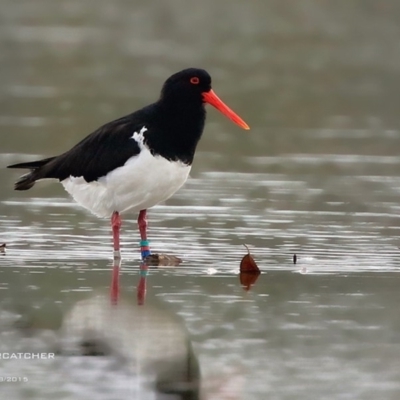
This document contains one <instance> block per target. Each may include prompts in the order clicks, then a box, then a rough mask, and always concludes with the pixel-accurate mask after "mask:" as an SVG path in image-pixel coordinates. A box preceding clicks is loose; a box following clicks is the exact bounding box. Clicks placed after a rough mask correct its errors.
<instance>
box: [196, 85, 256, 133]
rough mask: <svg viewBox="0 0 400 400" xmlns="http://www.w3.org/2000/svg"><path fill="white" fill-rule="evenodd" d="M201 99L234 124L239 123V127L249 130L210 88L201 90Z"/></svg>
mask: <svg viewBox="0 0 400 400" xmlns="http://www.w3.org/2000/svg"><path fill="white" fill-rule="evenodd" d="M202 94H203V101H204V102H205V103H208V104H211V105H212V106H213V107H215V108H216V109H217V110H218V111H219V112H221V113H222V114H224V115H225V116H226V117H228V118H229V119H230V120H231V121H233V122H234V123H235V124H237V125H239V126H240V127H241V128H243V129H246V130H249V129H250V127H249V126H248V125H247V124H246V122H244V121H243V120H242V118H240V117H239V115H237V114H236V113H235V112H233V111H232V110H231V109H230V108H229V107H228V106H227V105H226V104H225V103H224V102H223V101H222V100H221V99H220V98H219V97H218V96H217V95H216V94H215V92H214V91H213V90H212V89H210V91H208V92H203V93H202Z"/></svg>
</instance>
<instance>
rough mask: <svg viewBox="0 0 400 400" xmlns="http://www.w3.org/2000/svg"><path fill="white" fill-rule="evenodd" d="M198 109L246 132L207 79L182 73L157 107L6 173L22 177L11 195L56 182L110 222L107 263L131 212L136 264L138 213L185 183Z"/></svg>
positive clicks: (198, 72)
mask: <svg viewBox="0 0 400 400" xmlns="http://www.w3.org/2000/svg"><path fill="white" fill-rule="evenodd" d="M206 103H208V104H211V105H212V106H214V107H215V108H216V109H218V110H219V111H220V112H221V113H222V114H224V115H226V116H227V117H228V118H230V119H231V120H232V121H233V122H235V123H236V124H237V125H239V126H240V127H242V128H243V129H249V126H248V125H247V124H246V123H245V122H244V121H243V120H242V119H241V118H240V117H239V116H238V115H237V114H235V113H234V112H233V111H232V110H231V109H230V108H229V107H227V106H226V105H225V104H224V103H223V102H222V101H221V100H220V99H219V97H218V96H217V95H216V94H215V92H214V91H213V90H212V89H211V77H210V75H209V74H208V73H207V72H206V71H205V70H203V69H197V68H188V69H185V70H183V71H180V72H178V73H176V74H174V75H172V76H171V77H169V78H168V79H167V80H166V82H165V83H164V86H163V88H162V90H161V96H160V98H159V99H158V101H156V102H155V103H153V104H150V105H148V106H146V107H144V108H142V109H140V110H138V111H135V112H133V113H132V114H129V115H127V116H125V117H122V118H119V119H117V120H115V121H111V122H109V123H107V124H105V125H103V126H101V127H100V128H98V129H97V130H96V131H94V132H93V133H91V134H90V135H89V136H87V137H86V138H84V139H83V140H82V141H81V142H79V143H78V144H77V145H75V146H74V147H73V148H72V149H70V150H68V151H66V152H65V153H63V154H61V155H59V156H56V157H50V158H46V159H43V160H39V161H32V162H26V163H20V164H14V165H10V166H9V167H8V168H25V169H29V170H30V172H29V173H27V174H26V175H23V176H22V177H21V178H20V179H19V180H18V181H17V182H16V184H15V189H16V190H27V189H30V188H31V187H32V186H33V185H34V184H35V182H36V181H39V180H41V179H54V178H55V179H58V180H59V181H60V182H61V184H62V185H63V186H64V188H65V190H66V191H67V192H68V193H70V194H71V196H72V197H73V198H74V199H75V201H76V202H77V203H79V204H80V205H81V206H83V207H85V208H86V209H88V210H90V211H91V212H92V213H93V214H95V215H97V216H99V217H103V218H111V226H112V231H113V242H114V256H119V255H120V253H119V252H120V243H119V242H120V241H119V232H120V227H121V217H120V214H121V213H125V212H127V211H131V212H139V217H138V225H139V231H140V236H141V241H140V246H141V255H142V258H143V259H144V258H145V257H147V256H148V255H150V254H151V253H150V247H149V244H148V241H147V233H146V231H147V219H146V210H147V209H148V208H150V207H153V206H155V205H156V204H158V203H160V202H162V201H164V200H166V199H168V198H169V197H171V196H172V195H173V194H174V193H175V192H176V191H177V190H178V189H179V188H180V187H181V186H182V185H183V184H184V183H185V181H186V179H187V178H188V175H189V171H190V169H191V166H192V163H193V158H194V154H195V151H196V146H197V143H198V141H199V140H200V137H201V135H202V133H203V129H204V123H205V117H206V110H205V104H206Z"/></svg>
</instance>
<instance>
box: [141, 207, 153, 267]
mask: <svg viewBox="0 0 400 400" xmlns="http://www.w3.org/2000/svg"><path fill="white" fill-rule="evenodd" d="M138 225H139V232H140V239H141V240H140V252H141V254H142V259H143V260H144V259H145V258H146V257H147V256H149V255H150V254H151V251H150V247H149V242H148V240H147V218H146V210H141V211H140V212H139V217H138Z"/></svg>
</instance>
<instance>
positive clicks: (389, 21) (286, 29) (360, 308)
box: [0, 0, 400, 400]
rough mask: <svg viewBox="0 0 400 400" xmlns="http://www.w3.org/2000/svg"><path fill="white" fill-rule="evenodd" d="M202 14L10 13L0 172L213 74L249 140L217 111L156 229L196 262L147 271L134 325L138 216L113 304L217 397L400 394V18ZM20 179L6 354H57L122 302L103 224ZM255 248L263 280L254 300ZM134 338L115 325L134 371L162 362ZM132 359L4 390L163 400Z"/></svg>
mask: <svg viewBox="0 0 400 400" xmlns="http://www.w3.org/2000/svg"><path fill="white" fill-rule="evenodd" d="M191 7H192V8H191ZM191 7H189V6H188V3H187V2H183V1H181V0H176V1H173V2H168V3H165V2H152V3H151V4H150V3H148V2H142V1H136V2H128V1H123V0H119V1H116V2H113V3H112V4H111V3H109V2H105V1H98V2H96V6H95V7H94V5H93V2H91V1H89V0H85V1H79V2H78V1H68V2H64V1H61V2H58V5H57V7H55V6H54V5H53V3H52V2H50V1H48V0H42V1H41V2H39V3H37V4H36V5H35V7H33V5H32V3H31V2H28V1H22V2H18V5H16V4H14V3H13V2H11V1H9V2H8V1H6V2H4V4H3V11H4V12H3V13H2V17H1V18H2V22H3V23H2V26H1V28H0V39H1V40H0V50H1V51H0V62H1V64H2V74H1V76H0V79H1V81H0V82H1V85H0V103H1V109H0V110H1V111H0V138H1V145H0V166H1V167H5V166H6V165H8V164H10V163H13V162H18V161H22V160H28V159H29V160H30V159H35V158H36V157H46V156H50V155H54V154H58V153H60V152H62V151H64V150H65V149H67V148H69V147H70V146H72V145H73V144H74V143H76V142H77V141H78V140H79V139H80V138H81V137H83V136H84V135H85V134H88V133H89V132H90V131H91V130H93V129H95V128H96V127H97V126H99V125H100V124H102V123H104V122H106V121H107V120H110V119H113V118H116V117H119V116H121V115H123V114H126V113H128V112H130V111H131V110H132V109H135V108H138V107H140V106H141V105H144V104H146V103H148V102H149V101H152V100H153V99H154V98H155V97H156V96H157V94H158V91H159V88H160V85H161V84H162V82H163V80H164V79H165V77H166V76H168V75H169V74H170V73H172V72H175V71H176V70H178V69H180V68H184V67H187V66H201V67H205V68H207V69H208V70H209V71H210V73H211V75H212V76H213V80H214V85H213V86H214V89H215V91H216V92H217V93H218V94H219V95H220V97H221V98H223V99H224V100H225V101H226V102H227V103H228V104H229V105H230V106H231V107H232V108H233V109H235V110H236V111H237V112H238V113H239V114H240V115H241V116H242V117H243V118H244V119H245V120H246V122H248V123H249V125H250V126H251V128H252V129H251V131H250V132H249V133H247V132H242V131H240V130H239V129H238V128H237V127H236V126H234V125H232V124H231V122H230V121H228V120H226V119H225V118H224V117H223V116H221V115H219V114H218V113H217V112H215V110H211V109H210V110H209V113H208V122H207V126H206V131H205V134H204V137H203V139H202V141H201V143H200V145H199V149H198V153H197V155H196V160H195V163H194V166H193V169H192V173H191V178H190V180H189V181H188V182H187V184H186V185H185V186H184V188H183V189H181V190H180V191H179V192H178V193H177V194H176V195H175V196H174V197H173V198H171V199H170V200H168V201H167V202H166V203H165V204H162V205H159V206H157V207H155V208H154V209H152V210H151V211H150V212H149V222H150V226H149V237H150V240H151V245H152V248H153V250H154V251H156V252H160V253H167V254H172V255H175V256H178V257H181V258H183V260H184V262H183V263H182V264H181V265H180V266H178V267H160V268H151V269H150V271H149V275H148V276H147V295H146V300H145V304H144V306H141V307H139V308H138V306H137V305H136V303H137V299H136V294H137V288H138V286H139V279H140V272H139V268H140V265H139V251H138V233H137V227H136V216H135V215H126V216H125V218H124V222H123V230H122V256H123V261H122V270H121V282H120V284H121V288H120V289H121V296H122V297H123V299H124V300H125V301H127V302H128V303H129V304H130V305H131V307H132V320H133V321H134V320H135V318H134V316H135V315H136V314H135V312H137V310H138V309H143V310H144V312H148V313H149V315H150V319H151V317H152V315H155V314H152V313H153V310H158V311H155V312H156V313H159V312H160V310H166V313H167V314H166V315H170V316H171V321H174V322H173V323H172V322H171V324H173V325H171V326H174V329H176V330H175V331H173V332H183V333H182V337H185V335H186V332H187V335H188V336H187V337H188V340H189V341H190V342H191V344H192V346H193V349H194V354H195V356H196V357H197V359H198V361H199V365H200V369H201V381H200V386H201V391H202V396H203V398H204V399H260V400H261V399H263V400H264V399H266V398H268V399H279V400H281V399H292V398H294V397H295V398H296V399H314V398H315V399H322V398H323V399H335V400H336V399H355V398H362V399H377V398H381V399H398V398H399V396H400V383H399V382H400V379H399V378H400V376H399V375H400V372H399V371H400V365H399V363H400V362H399V359H400V357H399V356H400V354H399V353H400V345H399V333H398V332H399V328H400V326H399V324H400V320H399V317H398V302H399V300H400V296H399V292H398V286H399V283H400V282H399V277H398V273H397V272H398V269H399V266H400V265H399V264H400V262H399V245H400V242H399V208H400V206H399V202H398V199H399V194H400V159H399V157H398V151H399V148H400V130H399V127H400V126H399V121H398V110H397V97H398V96H397V93H398V91H399V88H398V85H399V81H398V76H397V75H398V74H397V71H398V68H399V66H400V58H399V57H398V52H397V46H398V43H397V42H398V40H397V38H398V35H399V32H398V31H399V29H400V28H399V26H400V24H399V17H400V9H399V6H398V5H397V3H396V2H394V1H393V2H390V1H389V2H386V3H385V4H380V5H378V4H375V3H371V4H369V3H366V2H363V1H359V2H357V1H356V2H352V3H351V4H350V3H348V2H343V3H339V2H335V3H332V4H331V3H325V2H323V3H321V2H317V1H309V2H302V3H301V4H300V3H299V4H297V5H293V4H292V3H290V7H289V3H288V2H286V1H266V2H263V3H262V4H261V3H257V2H255V1H248V2H246V3H242V2H235V1H231V2H227V1H222V2H218V3H215V2H211V1H205V2H201V3H193V4H192V5H191ZM205 26H206V27H207V29H204V27H205ZM17 177H18V171H12V170H6V169H4V168H1V169H0V181H1V183H2V188H3V189H2V191H1V192H0V244H1V242H5V243H6V244H7V250H6V254H5V255H1V254H0V338H1V339H0V346H1V349H2V350H1V351H3V352H4V351H11V350H10V349H25V350H26V349H29V351H42V350H43V351H51V350H52V349H54V348H56V347H57V346H56V344H55V343H56V342H57V340H56V339H57V335H58V329H60V327H61V326H64V325H65V323H66V321H67V319H68V318H67V315H68V311H70V310H71V309H74V308H75V307H77V305H79V304H81V303H79V302H80V301H85V300H87V299H91V298H93V296H95V295H96V294H97V293H98V292H101V293H103V294H104V293H107V291H108V290H109V286H110V278H111V267H112V260H111V256H112V252H111V238H110V228H109V223H108V221H106V220H99V219H96V218H95V217H92V216H90V215H89V214H87V213H86V212H85V211H84V210H82V209H80V208H79V207H78V206H77V205H75V204H74V203H73V202H72V201H71V199H69V198H68V196H67V195H66V193H65V192H63V189H62V187H61V186H60V185H57V184H54V183H49V184H46V183H40V184H38V185H36V186H35V188H33V189H32V190H30V191H27V192H14V191H13V190H12V186H13V182H14V181H15V179H16V178H17ZM244 243H245V244H247V245H249V247H250V250H251V252H252V254H253V256H254V258H255V260H256V261H257V263H258V265H259V267H260V269H261V271H262V273H261V275H260V276H259V278H258V280H257V281H256V283H255V284H254V285H253V286H252V287H251V289H250V290H249V291H246V290H244V288H243V287H242V286H241V285H240V281H239V264H240V260H241V258H242V257H243V255H244V254H246V250H245V248H244V246H243V244H244ZM294 254H296V255H297V258H298V262H297V264H293V255H294ZM134 310H135V311H134ZM157 315H158V314H157ZM176 318H178V322H176ZM83 321H84V318H82V320H80V322H79V323H80V324H84V322H83ZM105 321H106V322H107V321H108V320H105ZM132 326H134V322H133V325H129V324H128V323H127V324H126V325H125V324H124V323H123V322H119V323H118V326H117V327H116V326H113V329H114V331H115V332H116V333H120V334H121V337H123V338H124V339H123V340H122V339H121V348H122V350H123V352H125V353H126V356H127V357H128V358H129V359H131V360H136V361H135V362H136V364H135V365H139V361H138V358H135V357H137V353H135V351H133V350H132V349H136V347H135V346H145V347H146V346H148V348H149V354H150V353H151V349H152V343H151V342H150V341H147V342H140V341H139V343H141V344H139V345H138V344H137V343H138V342H130V340H134V339H135V340H136V339H137V336H139V337H140V338H141V339H143V340H144V339H145V338H148V337H147V335H146V334H143V333H142V334H140V335H136V336H135V331H134V330H133V328H132ZM168 326H169V325H168ZM178 326H179V327H180V328H178ZM157 329H159V330H160V333H159V337H160V340H161V339H162V338H163V337H165V331H164V328H162V327H161V328H157ZM165 329H167V328H165ZM168 329H169V328H168ZM180 329H181V330H180ZM101 330H103V331H106V330H107V329H105V328H104V327H101ZM110 330H111V326H110ZM131 330H132V335H131V337H132V339H129V337H130V336H129V334H127V333H129V332H131ZM149 337H150V336H149ZM179 337H180V336H179ZM183 341H184V339H182V343H183ZM132 343H134V346H133V345H132ZM143 343H145V345H144V344H143ZM124 346H125V347H124ZM146 348H147V347H146ZM127 349H130V350H127ZM172 349H175V350H176V351H177V349H181V347H180V345H179V344H174V345H173V346H172ZM25 350H24V351H25ZM21 351H22V350H21ZM57 357H58V359H57ZM118 360H119V359H118V358H117V359H114V358H112V357H69V356H68V355H66V356H65V355H64V356H61V355H59V356H56V359H55V364H54V363H52V362H49V361H43V360H40V361H35V362H33V361H30V362H28V361H21V360H18V361H15V362H11V361H6V360H0V377H1V376H4V377H6V376H14V377H15V376H17V377H25V376H26V377H28V378H29V381H28V382H19V383H18V382H9V383H0V393H5V394H4V396H6V395H7V398H10V399H25V398H38V399H39V398H40V399H45V398H54V397H55V396H57V397H58V398H60V399H72V398H73V399H77V398H79V399H86V398H93V397H94V396H96V398H98V399H102V398H104V399H126V398H138V399H153V398H167V397H156V393H155V391H154V388H153V386H151V385H150V386H149V382H148V381H147V380H146V379H144V378H143V376H147V377H148V375H146V374H145V371H144V370H143V371H142V370H141V369H133V370H132V369H129V368H128V367H125V364H123V363H122V364H121V363H119V361H118ZM145 361H146V356H143V357H142V358H141V359H140V363H141V362H145ZM132 362H133V361H132ZM140 365H142V364H140ZM146 385H147V386H146ZM158 396H161V395H160V394H158Z"/></svg>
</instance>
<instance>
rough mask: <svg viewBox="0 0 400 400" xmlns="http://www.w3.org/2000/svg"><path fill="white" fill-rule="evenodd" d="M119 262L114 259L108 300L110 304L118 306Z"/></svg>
mask: <svg viewBox="0 0 400 400" xmlns="http://www.w3.org/2000/svg"><path fill="white" fill-rule="evenodd" d="M120 260H121V259H119V260H116V259H114V266H113V270H112V275H111V288H110V300H111V304H114V305H116V304H118V299H119V270H120V264H119V263H120Z"/></svg>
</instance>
